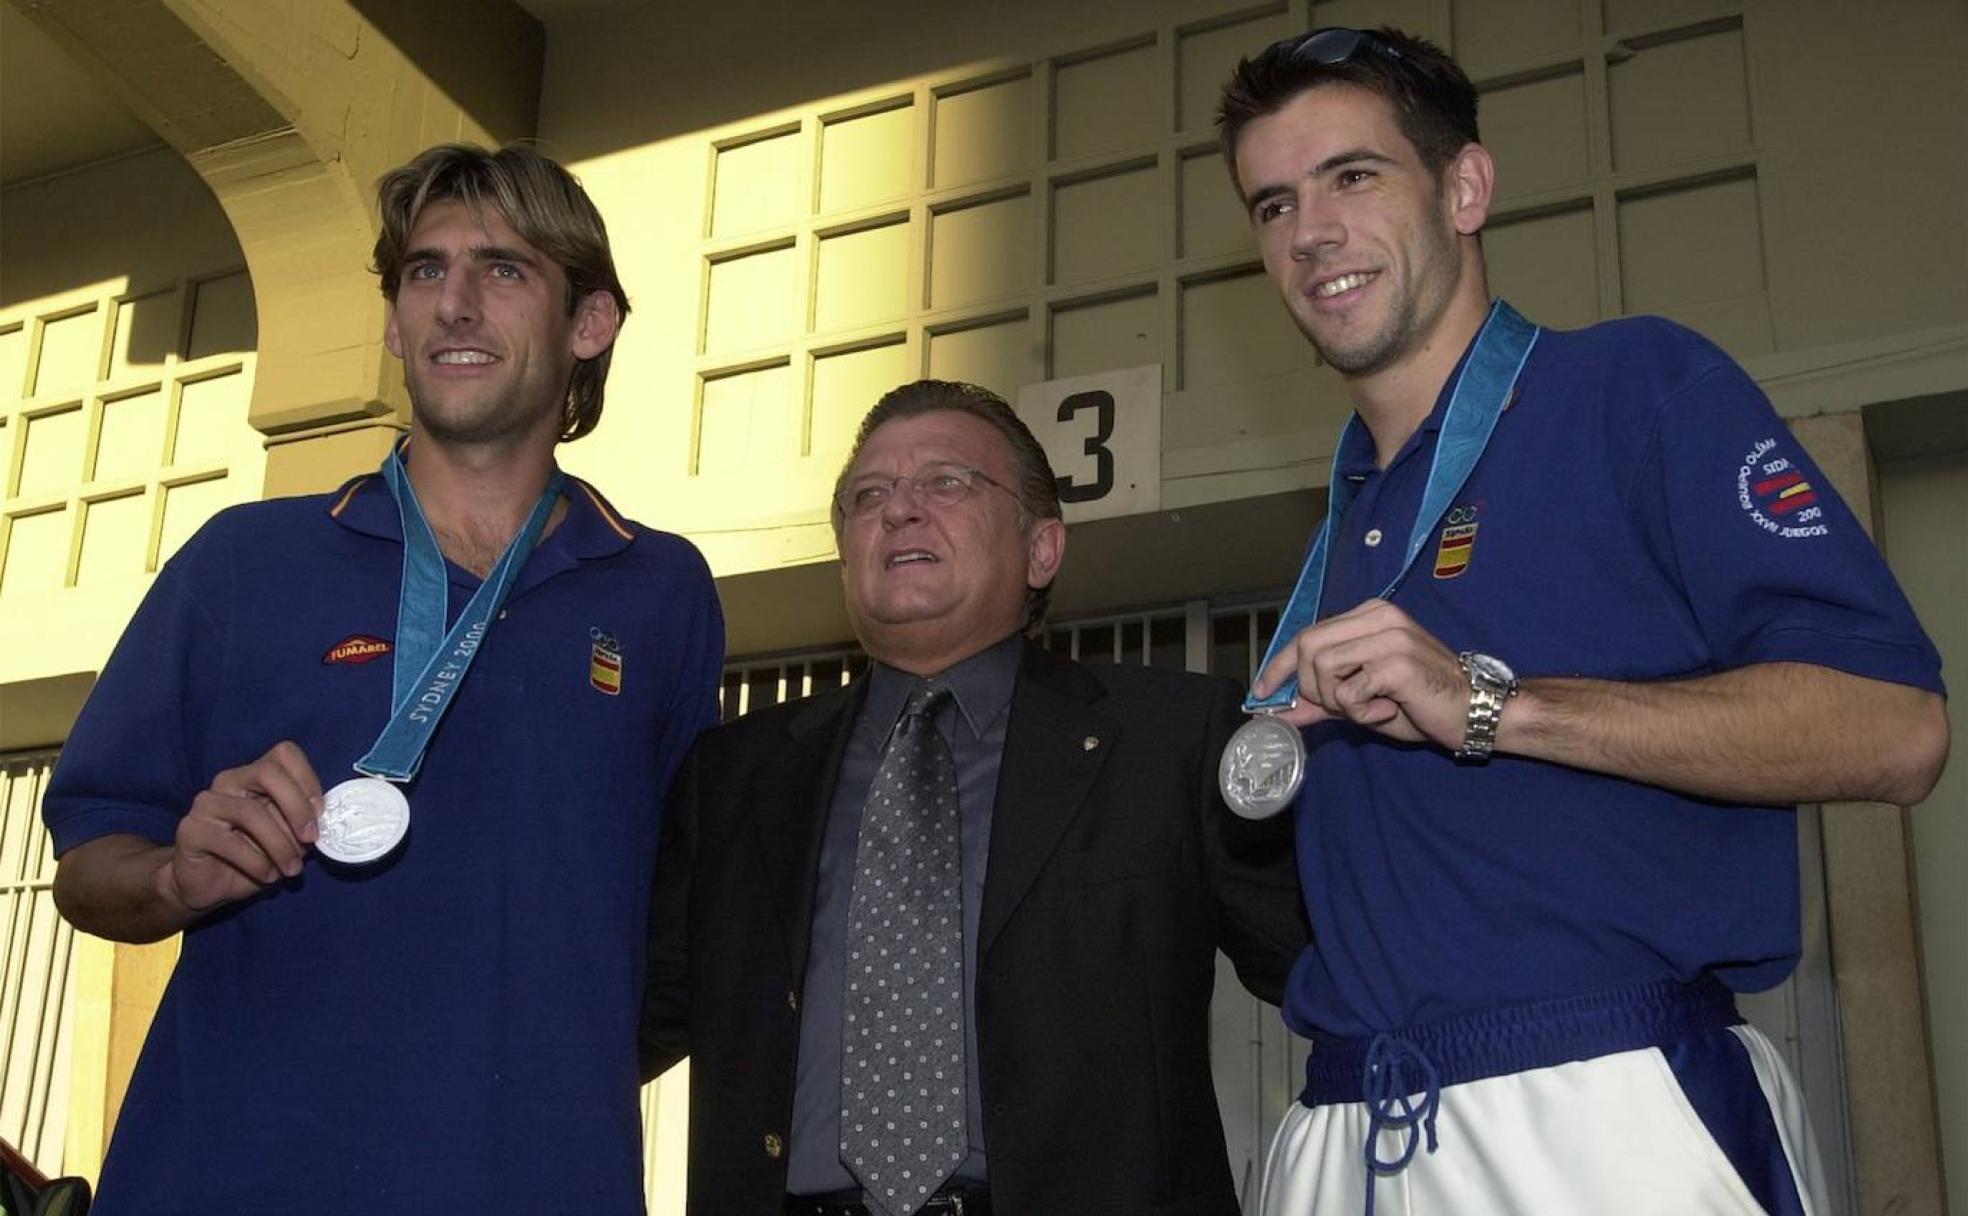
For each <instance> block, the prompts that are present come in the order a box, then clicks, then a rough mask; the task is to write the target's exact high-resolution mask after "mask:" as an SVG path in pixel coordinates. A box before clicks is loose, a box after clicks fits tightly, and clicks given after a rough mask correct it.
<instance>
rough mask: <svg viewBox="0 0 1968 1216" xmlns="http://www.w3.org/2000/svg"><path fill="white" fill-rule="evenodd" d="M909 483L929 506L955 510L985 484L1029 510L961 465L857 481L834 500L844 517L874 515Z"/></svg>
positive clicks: (981, 473)
mask: <svg viewBox="0 0 1968 1216" xmlns="http://www.w3.org/2000/svg"><path fill="white" fill-rule="evenodd" d="M905 481H906V482H908V483H909V488H910V489H911V490H914V491H915V494H916V500H917V501H918V502H924V503H928V504H929V505H930V506H932V507H954V506H956V505H957V504H958V503H960V502H962V501H963V500H964V499H966V498H969V497H970V492H971V490H972V489H974V488H975V487H976V486H977V484H978V483H979V482H982V483H984V484H985V485H988V486H996V487H997V488H998V489H1000V490H1003V491H1004V492H1005V493H1007V494H1010V495H1011V497H1012V501H1014V502H1017V503H1018V509H1019V510H1020V511H1023V510H1024V509H1025V504H1024V502H1023V501H1022V500H1020V499H1019V497H1018V494H1017V493H1016V492H1015V491H1014V490H1012V489H1011V487H1009V486H1007V485H1005V484H1004V483H1003V482H1001V481H999V480H998V479H997V478H995V477H993V476H991V475H990V474H989V473H986V472H985V471H984V470H982V469H973V468H970V467H969V466H967V465H961V464H932V465H927V466H925V467H923V468H921V469H919V470H917V471H916V472H914V473H900V474H897V475H896V476H893V477H884V476H882V475H880V474H878V473H870V474H867V475H866V476H863V477H857V478H855V479H854V480H853V481H850V482H848V483H847V485H846V486H844V487H842V489H841V491H840V493H838V494H836V495H835V496H834V505H836V506H838V507H839V508H840V512H841V514H842V515H846V516H853V517H862V516H868V515H874V514H876V513H877V512H879V511H880V510H881V509H882V508H883V507H885V506H887V505H888V500H889V499H891V498H893V497H894V496H895V492H896V490H898V489H900V488H901V485H902V483H903V482H905Z"/></svg>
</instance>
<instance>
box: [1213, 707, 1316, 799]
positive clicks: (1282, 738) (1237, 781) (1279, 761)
mask: <svg viewBox="0 0 1968 1216" xmlns="http://www.w3.org/2000/svg"><path fill="white" fill-rule="evenodd" d="M1304 781H1305V740H1304V739H1303V738H1302V737H1300V735H1299V733H1298V729H1297V728H1296V727H1293V726H1289V725H1287V724H1285V723H1283V722H1280V721H1279V720H1278V719H1277V717H1276V716H1275V715H1273V714H1266V713H1260V714H1257V715H1255V716H1253V717H1252V718H1251V720H1250V721H1248V722H1246V723H1244V724H1243V725H1242V726H1240V727H1238V728H1237V733H1236V734H1234V735H1232V736H1230V746H1228V747H1226V748H1224V749H1223V761H1222V763H1220V764H1218V765H1217V768H1216V784H1217V787H1218V788H1219V789H1221V790H1222V791H1223V800H1224V801H1225V802H1227V803H1229V804H1230V809H1231V810H1233V811H1235V812H1237V813H1238V814H1239V815H1242V816H1243V817H1244V818H1246V819H1269V818H1270V817H1271V816H1273V815H1275V814H1277V813H1278V812H1279V811H1282V810H1284V809H1285V808H1286V807H1288V806H1290V805H1291V803H1292V799H1293V798H1296V797H1297V796H1298V787H1299V786H1300V785H1301V784H1303V783H1304Z"/></svg>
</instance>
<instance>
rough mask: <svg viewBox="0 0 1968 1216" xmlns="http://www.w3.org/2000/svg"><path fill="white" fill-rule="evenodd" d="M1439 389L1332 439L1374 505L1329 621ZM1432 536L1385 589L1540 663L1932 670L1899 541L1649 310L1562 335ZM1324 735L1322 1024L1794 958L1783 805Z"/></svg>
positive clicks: (1711, 360)
mask: <svg viewBox="0 0 1968 1216" xmlns="http://www.w3.org/2000/svg"><path fill="white" fill-rule="evenodd" d="M1453 382H1454V379H1453V377H1451V380H1450V383H1451V384H1453ZM1447 402H1448V393H1447V389H1446V387H1445V390H1444V393H1443V395H1442V398H1441V399H1440V400H1438V402H1437V403H1436V407H1435V411H1434V413H1432V414H1431V415H1430V416H1429V418H1428V420H1427V421H1426V422H1425V423H1424V424H1423V425H1422V427H1421V428H1420V429H1419V430H1418V431H1417V433H1416V434H1415V435H1414V436H1413V437H1411V438H1410V440H1409V441H1408V443H1407V445H1406V446H1405V447H1404V448H1403V449H1402V450H1401V451H1400V453H1399V454H1397V455H1396V456H1395V458H1394V459H1393V460H1392V461H1391V462H1390V463H1389V464H1388V467H1387V468H1386V469H1384V470H1381V469H1377V468H1376V467H1375V461H1374V452H1373V449H1372V445H1371V443H1370V442H1362V443H1360V444H1359V445H1357V446H1356V447H1354V449H1353V450H1350V451H1347V452H1342V453H1341V454H1340V456H1339V460H1338V462H1337V475H1338V476H1341V477H1345V478H1348V479H1350V480H1351V481H1352V482H1353V484H1354V489H1355V492H1356V494H1357V497H1356V499H1355V501H1354V503H1353V505H1352V507H1351V508H1350V509H1349V510H1348V512H1347V514H1346V517H1345V518H1344V520H1343V521H1342V524H1341V526H1340V528H1339V529H1338V532H1337V535H1336V536H1335V538H1334V544H1333V547H1332V554H1331V559H1330V564H1329V568H1328V573H1327V581H1326V588H1325V596H1324V600H1323V602H1322V604H1321V606H1320V607H1321V615H1322V616H1330V615H1332V614H1334V613H1338V612H1343V611H1345V610H1347V609H1349V608H1352V607H1354V606H1356V605H1358V604H1359V603H1360V602H1361V601H1362V600H1365V599H1368V598H1371V597H1373V596H1375V595H1378V594H1380V592H1381V590H1382V589H1383V588H1384V587H1385V586H1386V584H1387V582H1388V580H1389V579H1391V578H1393V577H1394V574H1395V572H1396V571H1397V570H1398V568H1399V566H1400V563H1401V560H1402V557H1403V553H1404V549H1405V545H1406V542H1407V538H1408V532H1409V528H1410V526H1411V525H1412V524H1413V521H1414V513H1415V511H1416V509H1417V507H1418V505H1419V503H1420V501H1421V497H1422V489H1423V486H1424V485H1425V483H1426V481H1427V477H1428V467H1429V462H1430V460H1431V458H1432V456H1433V454H1434V448H1435V442H1436V438H1437V435H1438V433H1439V430H1440V427H1441V422H1442V416H1443V413H1444V412H1445V410H1446V408H1447ZM1356 430H1357V431H1358V432H1359V435H1360V438H1361V439H1362V440H1363V441H1365V440H1366V435H1365V431H1364V428H1356ZM1422 526H1424V527H1426V528H1428V530H1429V533H1430V535H1429V539H1428V541H1427V543H1426V544H1425V545H1424V546H1423V548H1422V550H1421V552H1420V554H1419V555H1418V556H1417V557H1416V559H1415V564H1414V567H1413V568H1412V569H1411V570H1410V571H1409V572H1408V574H1407V576H1406V577H1405V579H1404V580H1403V581H1402V582H1401V584H1400V586H1399V587H1398V588H1397V589H1396V590H1395V592H1394V593H1393V595H1392V597H1391V598H1392V600H1393V602H1394V603H1395V604H1397V605H1398V606H1400V607H1401V608H1402V609H1403V610H1404V611H1405V612H1407V613H1408V614H1409V615H1410V616H1412V617H1413V618H1414V619H1415V620H1416V621H1417V622H1418V623H1419V624H1420V625H1421V626H1422V627H1423V628H1425V629H1427V630H1428V631H1429V632H1431V633H1432V634H1434V635H1435V636H1436V637H1437V638H1439V639H1441V641H1442V642H1443V643H1444V644H1445V645H1447V646H1448V647H1449V648H1450V649H1451V650H1456V651H1463V650H1475V651H1481V652H1485V653H1488V654H1494V655H1496V656H1498V657H1499V658H1502V659H1503V660H1504V661H1506V662H1508V663H1509V664H1511V666H1512V667H1513V668H1515V670H1516V671H1517V674H1518V675H1519V676H1520V677H1526V678H1529V677H1537V676H1587V677H1595V678H1601V679H1610V680H1623V681H1647V680H1672V679H1678V678H1687V677H1694V676H1701V675H1706V674H1709V673H1713V672H1718V671H1724V670H1728V669H1731V668H1736V667H1741V666H1743V665H1745V664H1750V663H1766V662H1779V661H1792V662H1803V663H1813V664H1819V665H1822V666H1826V667H1832V668H1836V669H1838V670H1841V671H1847V672H1851V673H1854V674H1857V675H1862V676H1869V677H1872V678H1875V679H1881V680H1889V681H1894V682H1898V683H1905V684H1911V685H1915V686H1918V687H1921V688H1928V689H1934V690H1937V691H1938V690H1940V688H1941V682H1940V674H1939V673H1940V659H1939V656H1938V655H1937V654H1936V652H1935V650H1934V648H1933V646H1932V644H1931V643H1930V642H1929V641H1928V640H1927V638H1926V636H1925V635H1924V634H1923V633H1922V631H1921V629H1920V627H1919V625H1918V623H1917V622H1916V621H1915V620H1914V617H1913V612H1912V610H1911V609H1910V608H1909V606H1908V605H1907V602H1906V600H1905V597H1904V596H1903V595H1902V594H1901V593H1900V591H1899V588H1898V586H1897V585H1896V583H1895V582H1894V580H1893V578H1892V576H1891V575H1890V574H1889V573H1888V571H1887V569H1886V565H1885V563H1884V561H1883V560H1882V559H1881V558H1880V555H1879V553H1878V551H1877V550H1876V549H1874V548H1873V546H1872V543H1871V542H1870V541H1869V540H1868V539H1867V537H1866V535H1865V533H1864V531H1863V530H1862V529H1861V528H1860V526H1859V523H1858V521H1857V520H1856V519H1854V518H1853V516H1852V514H1851V512H1850V511H1849V510H1848V509H1847V508H1846V506H1845V504H1844V503H1842V502H1841V501H1839V499H1838V496H1837V494H1836V493H1834V492H1833V490H1832V488H1831V485H1830V483H1829V482H1828V481H1827V480H1826V479H1825V477H1824V475H1823V473H1821V472H1820V471H1819V470H1818V468H1817V467H1816V466H1815V465H1814V464H1813V463H1812V462H1811V460H1810V458H1809V457H1808V456H1807V455H1806V454H1805V452H1804V450H1803V447H1802V445H1800V444H1799V443H1798V442H1797V441H1796V440H1795V439H1794V438H1792V436H1791V433H1790V430H1789V428H1788V427H1787V426H1785V425H1784V423H1783V421H1782V420H1781V419H1780V418H1778V416H1777V415H1776V413H1775V411H1774V410H1772V409H1771V407H1770V405H1769V402H1768V401H1767V400H1766V399H1765V398H1764V396H1763V394H1762V393H1761V391H1760V390H1758V389H1757V387H1756V385H1755V383H1754V382H1753V381H1751V380H1750V378H1749V377H1748V376H1747V375H1746V374H1745V373H1744V372H1743V371H1742V369H1741V368H1740V367H1738V366H1737V365H1736V364H1735V363H1734V362H1733V361H1732V360H1730V359H1729V358H1728V356H1726V355H1725V354H1723V353H1722V352H1721V351H1720V350H1718V349H1717V348H1716V347H1715V346H1713V345H1712V344H1710V343H1709V342H1707V341H1706V340H1705V339H1703V338H1701V337H1700V336H1698V335H1696V334H1694V333H1692V332H1690V331H1688V330H1686V329H1683V328H1681V327H1679V326H1676V325H1674V324H1672V323H1670V322H1667V321H1663V320H1660V319H1658V318H1633V319H1628V320H1621V321H1614V322H1610V323H1607V324H1604V325H1599V326H1595V327H1593V328H1590V329H1585V330H1579V331H1574V332H1552V331H1546V332H1545V333H1544V334H1543V335H1542V337H1541V338H1540V339H1539V341H1538V343H1537V346H1536V348H1535V349H1534V350H1533V351H1532V353H1531V356H1530V360H1529V362H1528V364H1527V365H1526V367H1525V369H1524V371H1523V374H1522V376H1521V378H1520V379H1519V381H1518V384H1517V389H1516V393H1515V396H1514V398H1513V400H1512V402H1511V404H1510V406H1509V408H1507V409H1506V410H1505V411H1504V413H1503V415H1502V416H1501V418H1500V419H1499V420H1498V423H1497V427H1496V431H1495V433H1494V435H1493V437H1492V439H1491V441H1490V445H1489V447H1488V448H1487V450H1486V451H1485V452H1484V455H1483V458H1482V460H1481V462H1480V463H1479V464H1478V465H1477V467H1476V469H1475V471H1474V472H1473V474H1472V475H1471V477H1470V479H1469V481H1468V483H1467V484H1466V486H1465V487H1464V489H1463V490H1462V492H1461V493H1460V494H1459V495H1458V496H1457V497H1456V498H1455V500H1454V503H1453V505H1452V506H1451V507H1450V509H1449V510H1448V511H1447V512H1446V513H1445V515H1444V517H1443V518H1442V519H1438V520H1432V521H1427V522H1426V523H1424V524H1423V525H1422ZM1306 742H1307V746H1308V748H1309V751H1310V755H1309V758H1308V773H1307V777H1306V782H1305V788H1304V792H1303V793H1302V794H1301V795H1300V798H1299V801H1298V805H1297V807H1296V809H1295V815H1296V831H1297V847H1298V858H1299V870H1300V878H1301V881H1302V883H1303V886H1304V891H1305V897H1306V903H1307V906H1308V909H1309V911H1310V914H1311V918H1312V923H1313V925H1314V926H1315V928H1316V935H1317V943H1316V945H1315V946H1314V947H1312V948H1311V949H1310V950H1308V951H1307V952H1306V954H1305V955H1304V956H1303V957H1302V958H1301V959H1300V960H1299V962H1298V965H1297V967H1296V969H1295V970H1294V972H1293V974H1292V978H1291V982H1290V987H1289V990H1288V993H1287V998H1286V1005H1285V1014H1286V1020H1287V1021H1288V1022H1289V1023H1290V1024H1291V1026H1292V1027H1293V1028H1294V1029H1295V1030H1297V1031H1298V1032H1299V1033H1301V1034H1307V1035H1309V1034H1312V1033H1314V1032H1315V1031H1319V1032H1323V1033H1325V1034H1329V1035H1344V1036H1355V1035H1368V1034H1373V1033H1377V1032H1384V1031H1391V1030H1396V1029H1401V1028H1404V1027H1410V1026H1413V1025H1416V1024H1418V1023H1424V1022H1431V1021H1435V1020H1438V1019H1441V1018H1447V1017H1456V1016H1461V1015H1464V1014H1469V1013H1473V1012H1477V1011H1480V1010H1485V1009H1493V1008H1497V1007H1501V1006H1508V1005H1515V1004H1519V1003H1524V1002H1530V1001H1537V1000H1543V999H1548V998H1555V997H1564V996H1574V995H1584V994H1589V993H1598V992H1604V991H1608V990H1612V989H1618V988H1623V987H1627V986H1630V985H1635V984H1641V983H1646V982H1650V981H1654V980H1659V979H1663V978H1667V977H1675V978H1678V979H1681V980H1689V979H1692V978H1694V977H1696V976H1698V975H1701V974H1703V973H1708V974H1712V975H1713V976H1715V977H1716V978H1717V979H1719V980H1721V981H1722V982H1723V983H1725V984H1727V985H1728V986H1730V987H1731V988H1734V989H1737V990H1738V991H1754V990H1757V989H1761V988H1766V987H1769V986H1771V985H1773V984H1776V983H1777V982H1779V981H1780V980H1782V979H1783V977H1784V976H1785V975H1786V974H1788V973H1789V971H1790V970H1791V968H1792V966H1793V965H1794V964H1795V963H1796V961H1797V956H1798V952H1799V941H1798V933H1799V908H1798V875H1797V851H1796V833H1797V828H1796V821H1795V815H1794V813H1793V810H1792V808H1789V807H1755V806H1740V805H1725V804H1721V803H1716V802H1710V801H1706V800H1703V799H1700V798H1694V797H1689V796H1686V795H1682V794H1676V793H1672V792H1670V791H1667V790H1663V789H1658V788H1655V787H1652V786H1647V785H1641V784H1637V783H1634V782H1629V781H1624V780H1620V779H1618V778H1613V777H1606V776H1601V775H1597V774H1593V773H1587V772H1583V771H1580V770H1577V769H1571V768H1566V767H1564V766H1561V765H1556V764H1548V763H1543V762H1540V761H1536V760H1527V759H1522V758H1518V757H1513V756H1504V755H1498V756H1496V757H1495V758H1493V759H1492V760H1491V761H1490V762H1489V763H1488V764H1486V765H1468V764H1458V763H1457V762H1456V761H1455V760H1454V759H1453V758H1452V757H1451V756H1450V755H1449V754H1448V753H1447V752H1446V751H1444V750H1442V749H1440V748H1437V747H1432V746H1415V745H1408V744H1403V743H1397V742H1394V741H1391V740H1389V739H1386V738H1384V737H1382V736H1380V735H1377V734H1375V733H1373V732H1371V731H1368V730H1365V729H1361V728H1358V727H1355V726H1352V725H1351V724H1346V723H1324V724H1320V725H1318V726H1315V727H1312V728H1309V729H1308V731H1307V734H1306Z"/></svg>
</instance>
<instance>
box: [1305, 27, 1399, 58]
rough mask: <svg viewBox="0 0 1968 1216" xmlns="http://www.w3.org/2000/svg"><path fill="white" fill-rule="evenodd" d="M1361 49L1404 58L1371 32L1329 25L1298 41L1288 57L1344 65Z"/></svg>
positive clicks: (1356, 55)
mask: <svg viewBox="0 0 1968 1216" xmlns="http://www.w3.org/2000/svg"><path fill="white" fill-rule="evenodd" d="M1362 47H1365V48H1367V49H1369V50H1372V51H1375V52H1378V53H1379V54H1381V55H1385V56H1386V57H1387V58H1389V59H1392V60H1394V61H1395V62H1397V63H1398V62H1400V61H1401V60H1402V59H1404V58H1405V56H1403V55H1402V54H1401V52H1399V51H1397V50H1395V49H1394V47H1393V46H1392V45H1391V44H1390V43H1389V42H1388V41H1387V39H1385V38H1382V37H1381V36H1380V35H1379V34H1376V33H1374V32H1373V31H1372V30H1350V29H1346V28H1345V27H1343V26H1336V25H1335V26H1328V27H1327V28H1325V29H1322V30H1313V31H1312V32H1311V33H1309V34H1307V35H1305V36H1304V37H1303V38H1302V39H1300V40H1299V43H1298V45H1297V46H1295V47H1293V48H1292V53H1291V57H1292V59H1294V60H1295V61H1297V62H1299V63H1316V64H1318V65H1320V66H1321V67H1331V66H1333V65H1334V64H1340V63H1347V62H1349V61H1351V60H1353V59H1354V58H1356V57H1358V55H1359V54H1360V50H1361V48H1362Z"/></svg>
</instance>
